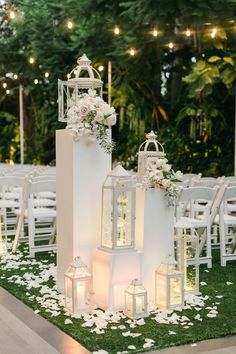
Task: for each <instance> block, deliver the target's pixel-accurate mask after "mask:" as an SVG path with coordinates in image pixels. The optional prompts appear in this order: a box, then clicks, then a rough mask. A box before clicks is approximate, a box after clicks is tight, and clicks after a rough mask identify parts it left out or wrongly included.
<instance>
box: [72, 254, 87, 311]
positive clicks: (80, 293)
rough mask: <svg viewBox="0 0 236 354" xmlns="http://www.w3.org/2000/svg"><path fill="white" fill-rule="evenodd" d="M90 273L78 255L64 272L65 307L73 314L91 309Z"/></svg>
mask: <svg viewBox="0 0 236 354" xmlns="http://www.w3.org/2000/svg"><path fill="white" fill-rule="evenodd" d="M91 282H92V275H91V274H90V273H89V271H88V268H87V266H86V265H85V264H84V263H83V262H82V260H81V258H80V257H76V258H75V259H74V261H73V262H72V263H71V265H70V267H69V268H68V270H67V272H66V273H65V308H66V310H67V311H69V312H71V313H73V314H80V313H83V312H88V311H90V310H91V302H90V296H91Z"/></svg>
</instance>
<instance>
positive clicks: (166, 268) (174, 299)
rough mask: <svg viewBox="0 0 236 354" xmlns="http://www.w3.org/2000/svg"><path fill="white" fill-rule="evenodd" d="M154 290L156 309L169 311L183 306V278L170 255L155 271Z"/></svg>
mask: <svg viewBox="0 0 236 354" xmlns="http://www.w3.org/2000/svg"><path fill="white" fill-rule="evenodd" d="M155 290H156V305H157V307H159V308H164V309H167V310H169V309H173V308H176V307H181V306H183V305H184V276H183V273H182V272H181V271H179V269H178V266H177V262H176V261H175V260H174V259H173V256H172V255H169V256H168V257H167V258H166V259H165V260H164V261H163V262H162V263H161V264H160V266H159V268H158V269H157V270H156V274H155Z"/></svg>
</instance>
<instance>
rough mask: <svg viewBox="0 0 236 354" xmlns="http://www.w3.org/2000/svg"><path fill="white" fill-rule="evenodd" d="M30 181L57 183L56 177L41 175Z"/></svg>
mask: <svg viewBox="0 0 236 354" xmlns="http://www.w3.org/2000/svg"><path fill="white" fill-rule="evenodd" d="M30 180H31V181H32V182H40V181H55V180H56V176H45V175H39V176H36V177H31V178H30Z"/></svg>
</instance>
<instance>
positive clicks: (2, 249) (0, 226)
mask: <svg viewBox="0 0 236 354" xmlns="http://www.w3.org/2000/svg"><path fill="white" fill-rule="evenodd" d="M5 231H6V230H5V228H4V222H3V213H2V212H0V257H3V256H5V255H6V254H7V236H6V233H5Z"/></svg>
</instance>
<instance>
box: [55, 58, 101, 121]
mask: <svg viewBox="0 0 236 354" xmlns="http://www.w3.org/2000/svg"><path fill="white" fill-rule="evenodd" d="M77 63H78V65H77V66H76V67H75V68H74V69H73V70H72V71H71V72H70V74H68V75H67V76H68V80H67V81H62V80H58V120H59V121H60V122H67V111H68V110H69V108H70V107H71V106H74V105H75V106H76V105H77V100H78V97H79V95H81V94H82V93H87V91H88V89H93V90H95V91H96V94H97V95H99V96H100V97H102V85H103V82H102V81H101V77H100V75H99V73H98V71H97V70H96V69H94V68H93V67H92V66H91V65H90V63H91V61H90V60H89V59H88V58H87V56H86V55H85V54H83V55H82V57H81V58H79V59H78V61H77ZM72 75H74V77H72V78H71V76H72Z"/></svg>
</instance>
